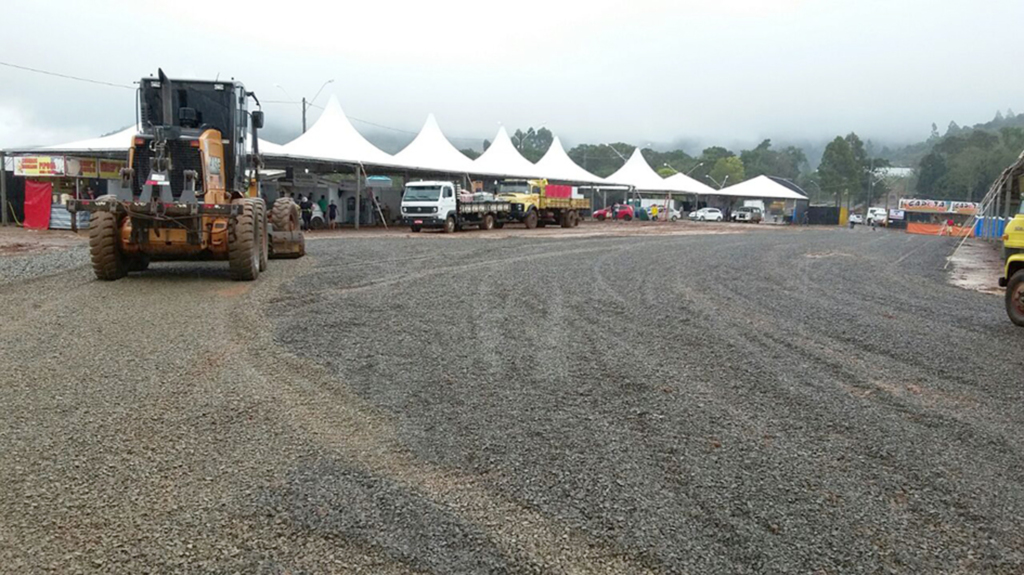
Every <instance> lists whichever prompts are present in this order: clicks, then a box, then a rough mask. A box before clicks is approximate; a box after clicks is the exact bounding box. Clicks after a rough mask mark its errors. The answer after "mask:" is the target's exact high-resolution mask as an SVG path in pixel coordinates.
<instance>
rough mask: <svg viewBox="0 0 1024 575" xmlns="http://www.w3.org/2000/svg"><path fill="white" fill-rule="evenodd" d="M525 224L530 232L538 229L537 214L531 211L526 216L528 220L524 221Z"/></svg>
mask: <svg viewBox="0 0 1024 575" xmlns="http://www.w3.org/2000/svg"><path fill="white" fill-rule="evenodd" d="M523 223H524V224H526V229H528V230H532V229H533V228H535V227H537V212H536V211H535V210H530V212H529V213H528V214H526V218H524V219H523Z"/></svg>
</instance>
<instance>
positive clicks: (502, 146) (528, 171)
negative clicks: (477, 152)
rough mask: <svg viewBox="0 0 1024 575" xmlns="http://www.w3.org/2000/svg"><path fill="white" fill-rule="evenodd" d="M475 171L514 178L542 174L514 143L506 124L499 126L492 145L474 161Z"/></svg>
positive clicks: (533, 176)
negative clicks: (506, 129)
mask: <svg viewBox="0 0 1024 575" xmlns="http://www.w3.org/2000/svg"><path fill="white" fill-rule="evenodd" d="M460 153H461V152H460ZM473 173H474V174H487V175H491V176H511V177H514V178H536V177H538V176H540V175H541V172H540V170H539V169H538V168H537V166H535V165H534V164H533V163H532V162H530V160H527V159H526V158H524V157H523V156H522V154H520V153H519V150H516V147H515V146H514V145H512V139H511V138H509V137H508V132H507V131H505V126H502V127H500V128H498V135H496V136H495V137H494V141H493V142H491V146H490V147H489V148H487V149H486V150H484V153H483V154H481V156H480V157H479V158H477V159H476V160H474V161H473Z"/></svg>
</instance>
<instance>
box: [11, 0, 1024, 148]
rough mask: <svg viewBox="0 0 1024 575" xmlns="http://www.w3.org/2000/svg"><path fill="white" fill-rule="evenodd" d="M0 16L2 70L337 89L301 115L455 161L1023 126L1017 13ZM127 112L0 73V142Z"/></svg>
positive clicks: (21, 8)
mask: <svg viewBox="0 0 1024 575" xmlns="http://www.w3.org/2000/svg"><path fill="white" fill-rule="evenodd" d="M2 12H3V17H2V20H0V61H3V62H8V63H12V64H18V65H23V66H30V67H34V68H40V69H44V70H49V71H54V72H59V73H64V74H70V75H75V76H81V77H85V78H91V79H96V80H102V81H107V82H111V83H115V84H132V83H133V82H135V81H137V80H138V79H139V78H140V77H142V76H144V75H149V74H151V73H155V72H156V69H157V67H158V66H159V67H163V69H164V70H165V71H166V72H167V73H168V75H169V76H171V77H175V76H178V77H201V78H213V77H215V76H217V75H218V74H219V75H220V76H221V77H235V78H237V79H239V80H241V81H243V82H244V83H245V84H246V86H247V87H248V88H249V89H252V90H255V91H256V93H257V94H258V95H259V96H260V98H261V99H263V100H295V99H298V98H300V97H301V96H306V97H312V96H313V95H314V94H315V93H316V91H317V90H318V89H319V87H320V86H321V84H322V83H323V82H324V81H326V80H330V79H334V80H335V81H334V83H333V84H331V85H329V86H328V87H327V88H326V89H325V90H324V92H323V93H322V94H321V95H320V96H319V98H317V100H316V103H317V104H323V103H325V102H326V100H327V95H328V94H330V93H333V94H335V95H337V97H338V98H339V100H340V101H341V103H342V106H343V107H344V108H345V111H346V112H347V113H348V114H349V115H350V116H353V117H355V118H360V119H363V120H368V121H371V122H375V123H378V124H382V125H385V126H389V127H393V128H397V129H400V130H409V131H416V130H418V129H419V127H420V126H421V125H422V123H423V120H424V118H425V117H426V115H427V114H428V113H429V112H434V113H435V114H436V115H437V117H438V120H439V122H440V124H441V127H442V129H443V130H444V131H445V133H446V134H448V135H449V136H450V137H452V138H453V140H455V143H456V144H457V145H459V146H460V147H464V146H468V145H469V144H471V143H473V142H470V141H467V140H462V139H456V138H472V139H474V140H479V139H482V138H490V137H492V136H493V133H494V132H495V131H496V129H497V127H498V124H499V123H503V124H504V125H506V126H508V127H510V128H515V127H526V126H529V125H534V126H536V125H539V124H542V123H543V124H544V125H545V126H547V127H548V128H550V129H551V130H552V131H554V132H555V133H556V134H558V135H561V136H562V138H563V140H565V141H566V142H567V143H568V144H574V143H578V142H581V141H587V142H597V141H623V142H627V143H631V144H635V145H641V146H642V145H646V144H648V143H653V144H655V145H656V147H664V146H665V145H667V144H669V143H671V142H676V141H697V142H716V141H718V142H723V143H732V142H755V141H756V140H758V139H760V138H763V137H772V138H773V139H775V140H776V141H780V140H782V141H786V140H799V139H811V140H816V139H824V138H831V137H833V136H834V135H836V134H839V133H846V132H849V131H852V130H855V131H857V132H858V133H859V134H861V135H862V136H864V137H866V138H873V139H875V140H876V141H886V140H887V141H910V140H919V139H923V138H925V137H927V135H928V132H929V127H930V125H931V123H932V122H936V123H938V124H939V126H940V128H941V129H944V128H945V126H946V124H948V123H949V121H950V120H956V121H957V122H959V123H960V124H973V123H977V122H982V121H987V120H989V119H991V117H992V116H993V115H994V114H995V111H996V110H997V109H1001V110H1005V109H1006V108H1008V107H1015V108H1016V109H1017V111H1018V112H1024V74H1020V73H1017V72H1016V70H1018V69H1019V56H1018V54H1019V48H1017V47H1015V46H1014V42H1015V41H1016V36H1015V33H1016V32H1015V26H1018V25H1019V23H1020V22H1024V2H1022V1H1021V0H975V1H966V0H888V1H873V0H856V1H854V0H714V1H706V2H705V1H696V0H671V1H670V0H632V1H630V2H626V1H623V0H615V1H612V0H586V1H583V0H577V1H564V0H518V1H516V2H502V1H486V0H472V1H468V0H466V1H463V0H433V1H422V0H416V1H408V2H389V1H386V0H376V1H370V2H313V1H307V0H289V1H287V2H280V1H275V2H262V1H259V0H250V1H248V2H244V3H235V2H227V1H225V2H220V1H216V0H202V1H199V0H174V1H172V2H137V1H114V0H108V1H104V0H92V1H90V2H81V1H70V0H49V1H47V2H19V3H16V4H13V5H9V6H4V8H3V10H2ZM275 85H280V86H282V87H283V90H282V89H280V88H277V87H275ZM134 105H135V94H134V91H132V90H130V89H124V88H116V87H107V86H98V85H92V84H87V83H83V82H76V81H71V80H65V79H60V78H54V77H48V76H43V75H39V74H33V73H30V72H25V71H21V70H16V69H11V68H8V67H5V66H0V147H5V146H7V147H9V146H15V145H28V144H53V143H59V142H62V141H68V140H74V139H80V138H85V137H92V136H96V135H99V134H101V133H106V132H110V131H113V130H115V129H117V128H121V127H124V126H126V125H128V124H130V123H132V122H133V121H134V117H135V112H134ZM264 110H265V111H266V112H267V121H268V124H269V127H270V128H271V129H270V130H268V134H277V135H279V138H278V139H280V136H283V135H286V134H290V133H297V132H298V130H299V127H300V123H301V120H300V111H299V106H298V105H294V104H266V105H265V106H264ZM318 114H319V110H317V109H313V110H311V121H312V119H314V118H315V117H316V115H318ZM354 123H355V125H356V127H357V128H359V129H360V130H363V131H373V130H374V129H373V128H372V127H370V126H368V125H367V124H364V123H360V122H354ZM396 134H401V132H396ZM282 143H283V142H282Z"/></svg>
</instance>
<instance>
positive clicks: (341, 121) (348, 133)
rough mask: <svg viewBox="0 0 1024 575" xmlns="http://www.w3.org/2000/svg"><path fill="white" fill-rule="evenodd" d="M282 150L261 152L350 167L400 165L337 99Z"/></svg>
mask: <svg viewBox="0 0 1024 575" xmlns="http://www.w3.org/2000/svg"><path fill="white" fill-rule="evenodd" d="M279 148H280V149H279V150H275V151H271V150H263V141H262V140H261V141H260V151H261V152H264V151H266V152H269V153H271V154H273V155H276V156H287V157H292V158H307V159H313V160H327V161H334V162H341V163H348V164H373V165H383V166H394V165H396V164H397V163H396V161H395V158H394V157H393V156H391V155H389V154H387V153H386V152H384V151H382V150H381V149H380V148H378V147H377V146H374V145H373V144H371V143H370V142H369V140H367V139H366V138H364V137H363V135H362V134H360V133H359V131H358V130H356V129H355V126H353V125H352V122H350V121H349V119H348V116H346V115H345V112H344V110H342V109H341V104H340V103H338V99H337V98H335V97H334V96H333V95H332V96H331V98H330V99H329V100H328V101H327V106H325V107H324V111H323V113H322V114H320V117H319V118H318V119H317V121H316V123H315V124H313V125H312V126H310V128H309V129H308V130H306V133H305V134H302V135H301V136H299V137H298V138H295V139H294V140H292V141H291V142H288V143H287V144H285V145H284V146H279Z"/></svg>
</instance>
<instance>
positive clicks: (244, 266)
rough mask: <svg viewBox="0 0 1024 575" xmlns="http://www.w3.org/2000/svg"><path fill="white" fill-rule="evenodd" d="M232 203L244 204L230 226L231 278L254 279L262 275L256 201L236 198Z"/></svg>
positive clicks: (239, 279)
mask: <svg viewBox="0 0 1024 575" xmlns="http://www.w3.org/2000/svg"><path fill="white" fill-rule="evenodd" d="M231 203H232V204H234V205H241V206H242V213H241V214H239V215H238V216H236V217H235V219H234V220H233V221H232V223H231V226H230V227H229V228H228V264H229V266H230V269H231V279H233V280H235V281H252V280H255V279H256V278H258V277H259V275H260V244H259V241H258V235H257V234H258V233H259V224H258V222H257V219H256V203H255V202H253V201H251V200H249V199H240V200H234V201H232V202H231Z"/></svg>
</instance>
